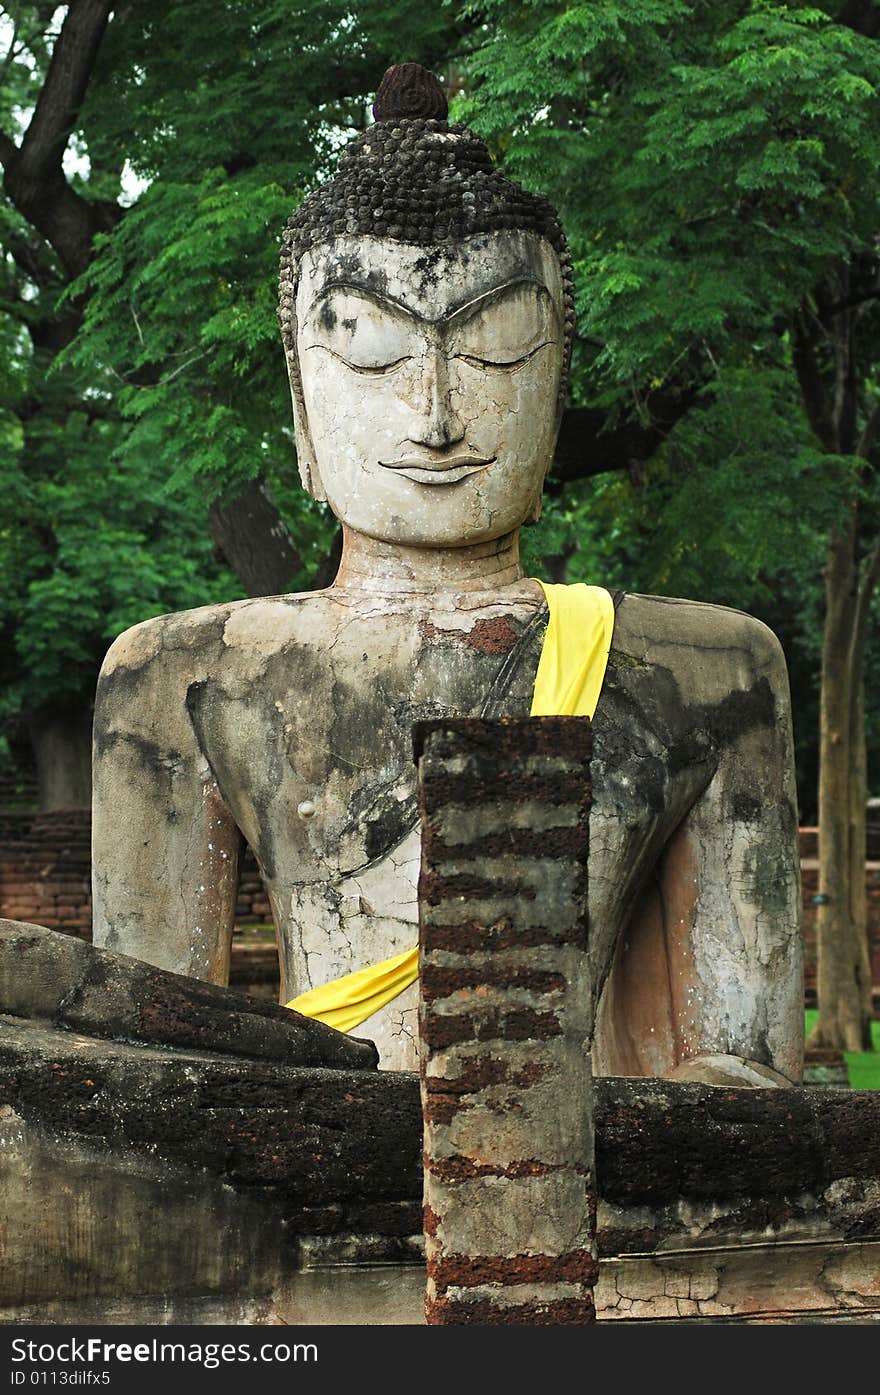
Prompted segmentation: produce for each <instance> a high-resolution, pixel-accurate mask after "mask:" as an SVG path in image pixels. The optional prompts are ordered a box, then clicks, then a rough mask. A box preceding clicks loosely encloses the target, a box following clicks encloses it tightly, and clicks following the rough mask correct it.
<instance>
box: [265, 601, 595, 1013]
mask: <svg viewBox="0 0 880 1395" xmlns="http://www.w3.org/2000/svg"><path fill="white" fill-rule="evenodd" d="M535 580H537V578H535ZM538 585H539V586H540V587H541V588H542V589H543V592H544V595H545V597H546V599H547V607H548V609H549V611H550V619H549V622H548V625H547V629H546V631H545V633H544V643H543V645H542V647H541V658H540V660H539V662H538V672H537V673H536V675H535V687H534V690H533V693H532V709H531V716H533V717H592V716H593V714H594V712H595V711H596V704H597V703H598V701H599V694H600V693H601V691H602V684H603V682H604V680H605V669H606V668H607V666H608V654H609V651H610V649H611V638H612V635H613V633H614V603H613V601H612V599H611V596H610V594H609V592H608V591H606V590H604V589H603V588H602V587H601V586H586V585H584V584H583V583H582V582H576V583H575V584H574V585H573V586H553V585H550V584H549V583H547V582H544V581H539V582H538ZM418 975H419V947H418V945H413V947H412V949H405V950H404V951H403V953H402V954H394V955H392V957H391V958H390V959H383V960H382V962H381V963H379V964H368V965H367V967H366V968H364V969H356V970H355V972H354V973H351V974H343V976H342V977H341V978H335V979H333V980H332V981H331V982H330V983H322V984H321V985H320V986H319V987H318V988H310V989H309V990H308V991H307V992H306V993H300V995H299V997H297V998H293V999H292V1000H291V1002H289V1003H286V1004H285V1006H286V1007H289V1008H293V1009H294V1011H295V1012H301V1013H303V1014H304V1015H305V1016H306V1017H314V1018H317V1019H318V1021H319V1022H326V1023H327V1025H328V1026H329V1027H335V1028H336V1029H337V1031H339V1032H350V1031H351V1030H352V1029H353V1028H354V1027H359V1026H360V1024H361V1023H362V1022H366V1020H367V1018H368V1017H372V1015H373V1013H374V1012H378V1011H379V1009H380V1008H383V1007H384V1006H385V1004H386V1003H390V1002H391V1001H392V999H394V998H396V997H397V996H398V994H400V993H402V992H403V990H404V989H405V988H408V987H409V985H410V984H411V983H415V981H416V979H417V978H418Z"/></svg>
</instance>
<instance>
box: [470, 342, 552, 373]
mask: <svg viewBox="0 0 880 1395" xmlns="http://www.w3.org/2000/svg"><path fill="white" fill-rule="evenodd" d="M555 342H556V341H555V340H554V339H545V340H543V342H542V343H540V344H536V345H535V347H534V348H533V349H529V351H528V353H525V354H521V355H520V356H519V357H518V358H489V357H488V356H487V355H485V354H456V358H458V359H460V360H461V362H462V363H467V364H469V365H470V367H471V368H506V369H507V370H508V372H511V373H514V372H516V370H517V368H522V367H523V365H524V364H526V363H528V362H529V360H530V359H533V358H534V357H535V354H536V353H538V351H539V350H540V349H546V348H547V345H548V344H554V343H555Z"/></svg>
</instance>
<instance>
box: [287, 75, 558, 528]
mask: <svg viewBox="0 0 880 1395" xmlns="http://www.w3.org/2000/svg"><path fill="white" fill-rule="evenodd" d="M446 110H447V109H446V99H445V97H444V95H443V91H442V89H441V87H440V84H439V82H438V81H437V79H436V78H435V77H434V76H433V75H432V74H430V73H427V72H426V71H425V70H424V69H422V68H420V67H419V66H418V65H417V64H414V63H406V64H401V65H398V66H397V67H395V68H390V69H389V70H388V72H387V73H386V74H385V77H384V79H383V81H382V84H381V86H380V88H379V91H378V93H377V96H376V102H375V104H374V107H373V113H374V116H375V117H376V122H375V125H373V126H371V127H370V128H369V129H368V130H367V131H365V132H364V133H363V134H362V135H360V136H359V137H357V138H356V139H355V140H354V141H352V142H351V144H350V145H349V146H348V147H347V148H346V150H345V152H344V154H343V156H342V159H341V160H340V164H339V169H338V173H337V174H336V175H335V177H334V178H333V179H331V180H330V181H329V182H328V183H326V184H324V185H323V186H322V187H321V188H320V189H319V190H318V191H317V192H316V193H315V194H313V195H312V196H311V197H310V198H309V199H307V200H306V201H305V202H304V203H303V204H302V205H301V206H300V207H299V208H298V209H297V210H296V212H295V213H294V214H293V216H292V217H291V219H290V220H289V222H288V225H287V228H286V230H285V235H284V250H283V254H282V261H281V303H280V311H279V316H280V321H281V328H282V335H283V339H284V346H285V351H286V356H287V364H288V371H289V375H290V382H291V390H292V396H293V408H294V423H295V429H296V441H297V453H298V457H299V465H300V473H301V476H302V480H303V484H304V486H305V488H306V489H307V490H308V491H309V492H310V493H311V494H312V495H313V496H314V497H315V498H317V499H323V500H328V501H329V503H330V506H331V508H332V509H333V512H334V513H335V514H336V515H337V517H338V518H339V519H340V520H341V521H342V522H343V523H344V524H345V525H347V526H348V528H350V529H352V530H354V531H355V532H359V533H364V534H366V535H367V536H369V537H372V538H376V539H378V540H380V541H382V542H387V543H392V544H394V543H397V544H402V545H408V546H416V547H428V548H430V547H435V548H436V547H441V548H448V547H461V546H464V545H467V544H471V543H481V542H485V541H488V540H491V539H494V538H498V537H501V536H503V535H505V534H509V533H511V532H514V531H515V530H516V529H518V527H519V526H520V525H521V524H522V523H524V522H528V521H531V520H533V519H535V518H537V517H538V514H539V512H540V499H541V490H542V485H543V480H544V476H545V474H546V471H547V469H548V467H549V465H550V461H551V458H552V453H553V447H554V443H555V439H556V434H557V431H558V427H559V419H560V414H561V405H562V401H563V397H564V392H565V384H566V378H567V372H568V365H569V359H570V352H571V340H572V333H573V327H574V310H573V297H572V289H571V263H570V260H569V256H568V251H567V247H566V243H565V238H564V235H563V233H562V229H561V227H560V225H559V222H558V220H557V218H556V215H555V213H554V212H553V210H552V208H551V207H550V205H549V203H548V202H547V201H546V200H545V199H543V198H541V197H540V196H537V195H534V194H531V193H529V192H527V191H526V190H524V189H522V188H521V187H520V186H519V185H518V184H515V183H513V182H512V181H511V180H508V179H506V178H505V177H504V176H503V175H502V174H500V173H499V172H498V171H497V170H495V169H494V168H493V165H492V161H491V157H490V156H489V153H488V151H487V149H486V147H485V145H484V144H483V142H482V141H481V140H480V139H479V137H478V136H476V135H475V134H474V133H473V132H472V131H470V130H468V129H467V128H466V127H464V126H458V125H450V124H448V123H447V121H446V119H445V118H446Z"/></svg>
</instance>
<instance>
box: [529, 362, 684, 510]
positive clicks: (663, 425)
mask: <svg viewBox="0 0 880 1395" xmlns="http://www.w3.org/2000/svg"><path fill="white" fill-rule="evenodd" d="M700 390H701V385H699V384H697V385H695V386H694V387H691V388H688V389H687V390H686V391H684V392H681V393H671V392H670V393H665V394H660V393H653V394H651V395H650V396H649V397H648V400H647V407H648V411H649V412H650V416H651V420H650V423H649V424H648V425H643V424H642V423H641V422H626V423H625V424H624V425H623V426H618V427H612V428H611V429H610V430H606V425H607V420H608V415H607V413H606V412H605V411H603V410H602V409H601V408H596V407H570V408H569V409H568V410H567V411H566V412H565V413H564V414H563V417H562V426H561V428H560V431H559V439H558V441H557V443H556V452H555V455H554V457H553V465H552V468H551V470H550V478H549V481H548V483H549V486H550V488H551V489H552V487H553V485H554V484H556V485H562V484H569V483H571V481H572V480H581V479H588V478H590V476H592V475H601V474H604V473H605V472H606V471H611V470H625V471H627V472H628V473H629V474H630V475H632V474H633V473H638V472H639V469H640V467H641V466H642V465H643V464H645V462H646V461H648V460H650V458H651V456H652V455H653V454H654V453H655V451H657V450H658V449H659V447H660V446H661V445H662V444H663V442H664V441H665V439H666V437H667V436H668V435H669V433H670V431H671V430H672V428H673V427H674V426H675V424H676V422H678V421H680V420H681V418H682V417H683V416H685V415H686V413H687V412H689V411H690V410H691V408H692V407H694V406H697V405H702V404H705V405H708V402H709V400H710V399H709V398H703V399H699V393H700Z"/></svg>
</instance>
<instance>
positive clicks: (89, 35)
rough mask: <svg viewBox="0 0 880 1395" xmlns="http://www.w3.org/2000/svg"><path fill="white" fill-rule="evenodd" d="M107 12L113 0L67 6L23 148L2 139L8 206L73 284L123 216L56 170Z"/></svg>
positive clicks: (81, 1)
mask: <svg viewBox="0 0 880 1395" xmlns="http://www.w3.org/2000/svg"><path fill="white" fill-rule="evenodd" d="M111 5H112V0H72V3H71V5H70V7H69V9H68V12H67V16H66V18H65V20H64V23H63V25H62V27H61V32H60V33H59V35H58V38H57V40H56V41H55V46H54V49H53V51H52V57H51V59H50V62H49V68H48V71H47V73H46V78H45V81H44V83H43V86H42V88H41V90H40V95H39V97H38V98H37V104H36V107H35V108H34V114H33V116H32V117H31V120H30V124H29V125H28V128H27V131H26V132H25V134H24V137H23V139H22V143H21V146H20V147H18V146H16V145H15V144H14V143H13V142H12V141H11V140H10V139H9V137H8V136H5V137H3V138H2V140H0V158H2V161H3V164H4V167H5V179H4V185H5V189H6V192H7V194H8V195H9V198H10V200H11V201H12V203H13V204H14V205H15V207H16V208H17V209H18V211H19V213H21V214H22V216H23V217H25V218H26V219H27V220H28V222H29V223H30V224H31V225H32V226H33V227H34V228H36V229H37V231H38V232H39V233H41V234H42V236H43V237H45V239H46V240H47V242H49V243H51V245H52V246H53V247H54V248H55V251H56V252H57V253H58V256H59V257H60V258H61V260H62V262H63V264H64V267H65V270H66V271H67V273H68V274H69V275H70V276H71V277H75V276H79V275H81V273H82V272H83V271H85V269H86V267H87V266H88V265H89V262H90V260H91V256H92V243H93V240H94V237H95V234H96V233H97V232H102V231H109V230H110V229H111V228H112V227H114V226H115V224H116V223H117V222H118V221H119V219H120V218H121V217H122V213H123V210H122V209H121V208H119V207H118V206H117V205H116V204H111V203H106V202H95V203H92V202H90V201H89V200H88V199H84V198H82V196H81V195H80V194H77V193H76V192H75V191H74V190H73V189H71V187H70V185H69V184H68V183H67V180H66V179H65V177H64V170H63V167H62V159H63V156H64V151H65V148H66V146H67V142H68V140H69V139H70V134H71V132H72V131H73V129H74V127H75V125H76V122H77V119H78V117H79V113H80V108H81V106H82V102H83V99H84V97H85V93H86V89H87V87H88V83H89V78H90V76H91V73H92V68H93V67H94V63H95V58H96V56H97V53H98V48H99V46H100V43H101V39H102V38H103V36H104V30H105V29H106V27H107V21H108V18H109V15H110V10H111Z"/></svg>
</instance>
